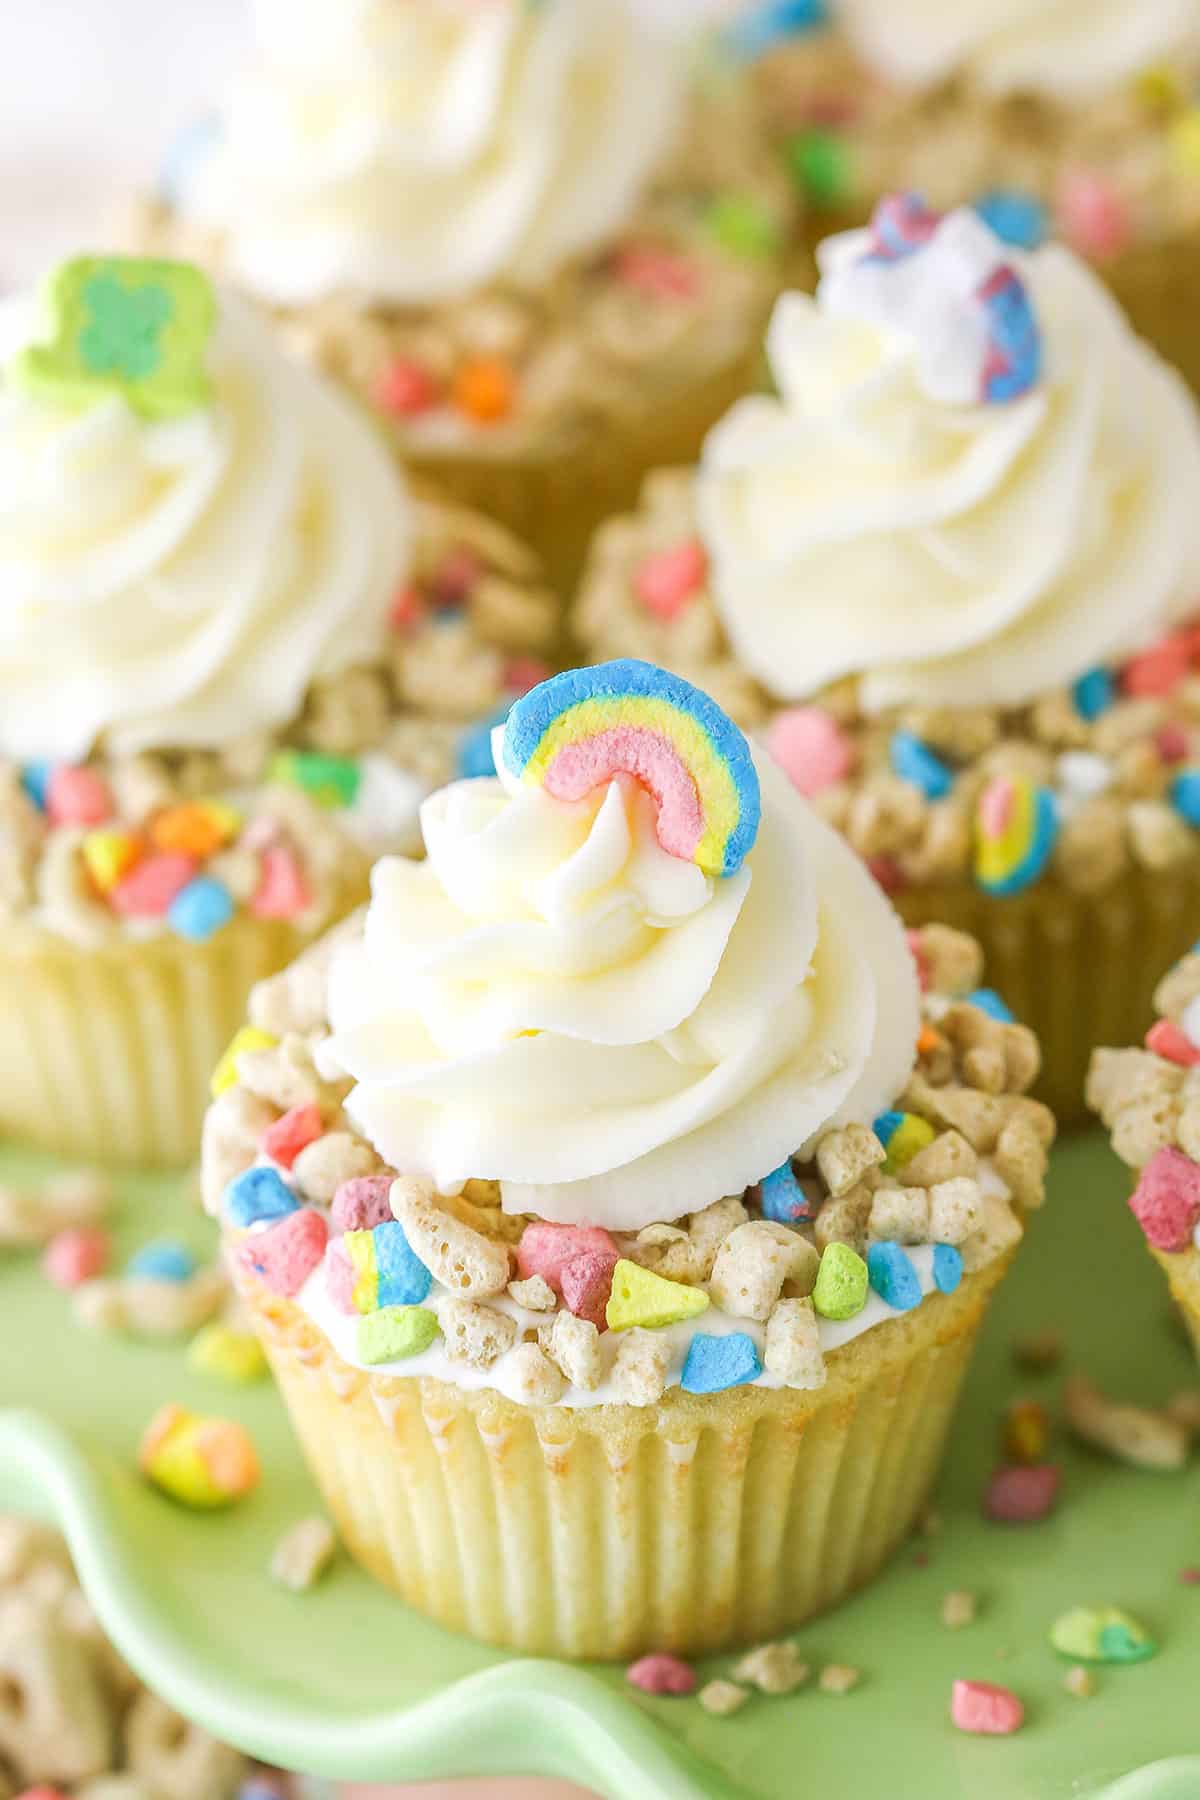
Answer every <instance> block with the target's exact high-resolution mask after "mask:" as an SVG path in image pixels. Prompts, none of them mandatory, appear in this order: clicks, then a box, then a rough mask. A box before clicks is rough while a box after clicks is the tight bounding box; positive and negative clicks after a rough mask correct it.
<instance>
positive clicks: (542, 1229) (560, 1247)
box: [517, 1223, 620, 1294]
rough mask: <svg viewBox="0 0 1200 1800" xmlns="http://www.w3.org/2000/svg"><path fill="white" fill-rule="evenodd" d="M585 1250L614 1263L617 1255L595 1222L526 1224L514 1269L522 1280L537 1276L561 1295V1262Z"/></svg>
mask: <svg viewBox="0 0 1200 1800" xmlns="http://www.w3.org/2000/svg"><path fill="white" fill-rule="evenodd" d="M589 1253H590V1254H591V1255H594V1256H595V1255H599V1256H611V1257H612V1259H613V1262H614V1263H616V1262H617V1261H618V1260H619V1255H620V1253H619V1251H618V1250H617V1246H616V1245H615V1244H614V1242H613V1240H612V1238H611V1237H609V1235H608V1233H607V1231H605V1230H603V1228H602V1227H601V1226H599V1225H547V1224H544V1223H538V1224H536V1225H527V1226H526V1227H525V1229H524V1231H523V1232H522V1233H521V1241H520V1243H519V1244H518V1245H517V1268H518V1270H519V1271H520V1275H521V1280H522V1281H528V1280H529V1277H530V1276H531V1275H540V1276H541V1277H542V1280H543V1281H547V1282H549V1284H550V1286H551V1287H552V1288H553V1289H554V1291H555V1293H556V1294H561V1293H562V1271H563V1264H564V1263H568V1262H571V1261H572V1260H573V1259H574V1258H575V1257H577V1256H586V1255H588V1254H589Z"/></svg>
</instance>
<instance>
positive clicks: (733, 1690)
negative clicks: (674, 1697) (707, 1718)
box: [696, 1679, 750, 1719]
mask: <svg viewBox="0 0 1200 1800" xmlns="http://www.w3.org/2000/svg"><path fill="white" fill-rule="evenodd" d="M696 1698H697V1700H699V1702H700V1704H701V1706H702V1707H703V1708H704V1710H705V1712H707V1713H715V1714H716V1716H717V1717H718V1718H719V1719H727V1718H729V1717H730V1715H731V1714H733V1713H735V1712H738V1711H740V1709H741V1708H742V1707H743V1706H745V1704H746V1702H747V1700H748V1699H749V1698H750V1690H749V1688H744V1687H739V1686H738V1685H737V1683H736V1682H734V1681H721V1680H719V1679H718V1680H716V1681H710V1682H708V1683H707V1684H706V1685H705V1686H704V1687H702V1688H701V1689H700V1692H699V1693H698V1694H697V1695H696Z"/></svg>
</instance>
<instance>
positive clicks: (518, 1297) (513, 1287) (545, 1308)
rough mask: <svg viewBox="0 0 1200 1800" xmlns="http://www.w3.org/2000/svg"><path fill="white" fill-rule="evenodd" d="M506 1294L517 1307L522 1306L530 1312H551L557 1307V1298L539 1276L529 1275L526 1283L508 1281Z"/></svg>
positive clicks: (548, 1284) (544, 1280)
mask: <svg viewBox="0 0 1200 1800" xmlns="http://www.w3.org/2000/svg"><path fill="white" fill-rule="evenodd" d="M508 1292H509V1295H510V1297H511V1298H512V1299H513V1300H515V1301H516V1303H517V1305H518V1306H524V1307H526V1308H527V1309H528V1310H529V1311H530V1312H553V1311H554V1308H555V1307H556V1306H557V1305H558V1296H557V1295H556V1294H555V1292H554V1289H553V1288H552V1287H551V1286H550V1283H549V1282H548V1281H547V1280H546V1279H545V1278H544V1276H541V1275H530V1276H529V1278H528V1280H526V1281H510V1282H509V1284H508Z"/></svg>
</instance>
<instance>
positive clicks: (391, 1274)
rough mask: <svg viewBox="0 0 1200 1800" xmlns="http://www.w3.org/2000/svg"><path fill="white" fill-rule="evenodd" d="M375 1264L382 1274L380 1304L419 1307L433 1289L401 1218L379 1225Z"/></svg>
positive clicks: (377, 1228) (380, 1275) (426, 1270)
mask: <svg viewBox="0 0 1200 1800" xmlns="http://www.w3.org/2000/svg"><path fill="white" fill-rule="evenodd" d="M371 1236H372V1237H373V1238H374V1240H375V1265H376V1268H377V1269H378V1272H379V1305H380V1306H381V1307H382V1306H420V1304H421V1302H422V1300H424V1299H425V1297H426V1295H427V1294H428V1293H429V1290H430V1288H431V1287H432V1286H433V1276H432V1274H431V1273H430V1271H429V1270H428V1269H427V1268H426V1267H425V1264H424V1263H423V1262H422V1261H421V1259H420V1257H419V1256H418V1255H417V1253H416V1251H415V1250H413V1248H412V1247H411V1245H410V1244H409V1241H408V1239H407V1238H406V1237H405V1235H404V1227H403V1225H401V1224H400V1222H399V1220H398V1219H387V1220H385V1221H384V1223H383V1224H382V1225H376V1227H375V1229H374V1230H373V1231H372V1233H371Z"/></svg>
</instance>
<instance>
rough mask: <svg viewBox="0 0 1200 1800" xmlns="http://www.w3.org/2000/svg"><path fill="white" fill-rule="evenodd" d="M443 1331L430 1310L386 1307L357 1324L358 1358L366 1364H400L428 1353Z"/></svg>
mask: <svg viewBox="0 0 1200 1800" xmlns="http://www.w3.org/2000/svg"><path fill="white" fill-rule="evenodd" d="M440 1330H441V1327H440V1325H439V1324H438V1322H437V1314H436V1313H433V1312H430V1310H429V1308H428V1307H427V1306H383V1307H381V1308H380V1309H379V1311H378V1312H373V1313H368V1314H367V1316H366V1318H365V1319H360V1320H359V1322H358V1354H359V1359H360V1361H362V1362H365V1363H385V1362H398V1361H399V1360H400V1358H401V1357H403V1356H418V1355H420V1353H421V1351H422V1350H428V1348H429V1346H430V1344H432V1342H433V1340H434V1338H435V1337H436V1336H437V1334H438V1332H439V1331H440Z"/></svg>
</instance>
